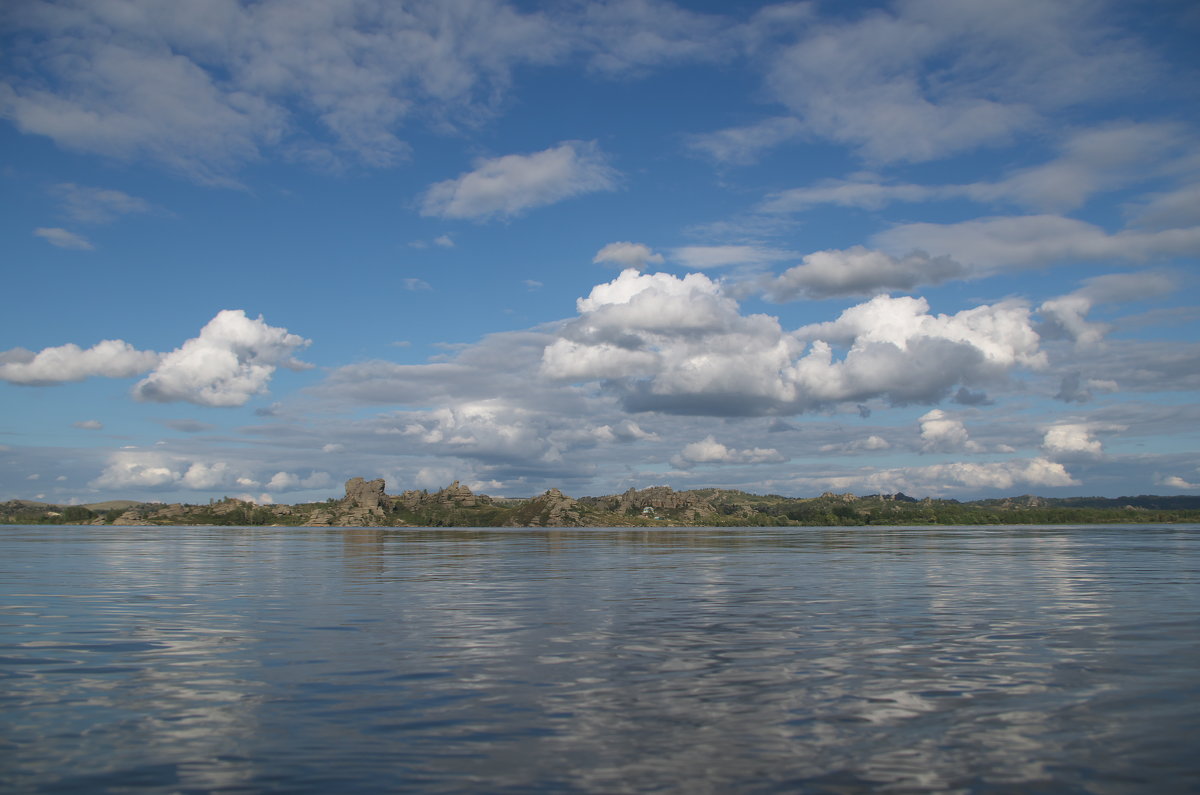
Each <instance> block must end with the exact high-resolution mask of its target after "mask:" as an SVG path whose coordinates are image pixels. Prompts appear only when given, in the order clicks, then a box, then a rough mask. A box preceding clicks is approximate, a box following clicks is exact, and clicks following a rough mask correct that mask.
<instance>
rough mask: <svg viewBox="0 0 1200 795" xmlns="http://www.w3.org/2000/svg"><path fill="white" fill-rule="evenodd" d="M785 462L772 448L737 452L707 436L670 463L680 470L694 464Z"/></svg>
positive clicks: (755, 448)
mask: <svg viewBox="0 0 1200 795" xmlns="http://www.w3.org/2000/svg"><path fill="white" fill-rule="evenodd" d="M786 460H787V458H786V457H785V456H783V455H781V454H780V452H779V451H778V450H776V449H774V448H772V447H754V448H748V449H745V450H737V449H733V448H729V447H726V446H725V445H723V444H721V443H720V442H718V441H717V440H716V439H715V438H713V436H712V435H709V436H706V437H704V438H703V439H701V440H700V441H698V442H692V443H691V444H689V445H687V446H685V447H684V448H683V450H682V451H680V453H679V455H678V456H676V457H675V458H673V459H672V460H671V463H672V464H674V465H675V466H677V467H680V468H687V467H690V466H693V465H695V464H761V463H779V462H781V461H786Z"/></svg>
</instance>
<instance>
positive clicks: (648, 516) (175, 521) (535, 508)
mask: <svg viewBox="0 0 1200 795" xmlns="http://www.w3.org/2000/svg"><path fill="white" fill-rule="evenodd" d="M1164 522H1165V523H1174V522H1200V497H1192V496H1176V497H1163V496H1155V495H1141V496H1137V497H1117V498H1107V497H1036V496H1031V495H1024V496H1020V497H1008V498H999V499H986V500H973V501H969V502H960V501H958V500H947V499H933V498H928V497H926V498H924V499H916V498H913V497H909V496H908V495H905V494H902V493H897V494H872V495H867V496H856V495H854V494H833V493H830V492H827V493H825V494H822V495H820V496H818V497H782V496H779V495H774V494H768V495H760V494H751V493H748V492H744V491H736V490H731V489H716V488H710V489H693V490H690V491H675V490H673V489H671V488H670V487H668V486H653V487H650V488H646V489H629V490H628V491H626V492H624V493H622V494H618V495H607V496H602V497H580V498H572V497H568V496H567V495H565V494H563V493H562V492H561V491H559V490H558V489H550V490H548V491H546V492H544V493H543V494H541V495H538V496H537V497H531V498H527V499H515V498H493V497H489V496H488V495H485V494H475V493H473V492H472V491H471V489H469V488H468V487H466V486H464V485H462V484H460V483H458V482H457V481H456V482H454V483H452V484H450V485H449V486H447V487H446V488H444V489H441V490H439V491H436V492H429V491H424V490H422V491H417V490H411V491H405V492H403V493H402V494H399V495H389V494H386V493H385V492H384V481H382V480H371V481H367V480H364V479H362V478H352V479H351V480H349V481H347V482H346V492H345V496H344V497H342V498H341V499H334V498H331V499H328V500H326V501H324V502H315V503H299V504H296V505H257V504H255V503H253V502H246V501H243V500H239V499H236V498H232V497H226V498H224V499H222V500H218V501H213V502H211V503H209V504H207V505H189V504H184V503H171V504H163V503H146V502H136V501H132V500H110V501H107V502H101V503H92V504H89V505H56V504H52V503H42V502H33V501H29V500H9V501H8V502H5V503H0V523H2V524H34V525H37V524H80V525H121V526H156V525H163V526H166V525H227V526H234V525H236V526H263V525H275V526H292V527H781V526H797V527H825V526H863V525H887V526H905V525H931V524H932V525H1004V524H1142V523H1164Z"/></svg>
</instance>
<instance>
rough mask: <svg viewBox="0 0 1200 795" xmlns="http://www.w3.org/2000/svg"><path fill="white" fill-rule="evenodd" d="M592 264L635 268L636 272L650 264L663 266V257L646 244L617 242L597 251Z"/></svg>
mask: <svg viewBox="0 0 1200 795" xmlns="http://www.w3.org/2000/svg"><path fill="white" fill-rule="evenodd" d="M592 262H593V263H594V264H597V265H600V264H606V265H619V266H620V267H621V268H622V269H624V268H635V269H636V270H642V269H643V268H645V267H646V265H648V264H654V265H661V264H662V263H663V255H662V254H656V253H655V252H654V251H653V250H651V248H650V247H649V246H647V245H645V244H644V243H629V242H626V241H617V242H615V243H609V244H608V245H607V246H605V247H604V248H602V249H600V250H599V251H597V252H596V256H595V257H593V258H592Z"/></svg>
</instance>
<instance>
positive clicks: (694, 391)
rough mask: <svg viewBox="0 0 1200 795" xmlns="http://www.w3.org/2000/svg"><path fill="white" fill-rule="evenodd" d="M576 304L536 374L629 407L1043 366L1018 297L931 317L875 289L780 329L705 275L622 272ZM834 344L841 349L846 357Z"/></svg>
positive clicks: (927, 386)
mask: <svg viewBox="0 0 1200 795" xmlns="http://www.w3.org/2000/svg"><path fill="white" fill-rule="evenodd" d="M578 308H579V312H580V317H579V318H578V319H576V320H574V321H572V322H570V323H568V324H566V325H565V326H563V328H562V330H561V331H560V332H559V338H558V339H557V340H555V341H553V342H552V343H551V344H549V345H548V346H546V348H545V349H544V351H543V353H542V363H541V374H542V375H543V376H544V377H547V378H550V379H554V380H562V381H569V382H577V383H578V382H588V381H603V382H605V389H606V390H608V391H609V392H615V393H616V394H620V395H621V396H622V399H623V401H624V404H625V406H626V407H627V408H629V409H632V410H658V411H668V412H678V413H688V414H716V415H722V414H727V415H744V414H763V413H795V412H801V411H806V410H812V409H814V408H817V407H819V406H829V405H833V404H837V403H842V402H861V401H864V400H868V399H871V398H885V399H887V400H889V401H891V402H893V403H912V402H933V401H935V400H937V399H939V398H940V397H942V396H944V395H945V394H946V393H947V392H948V391H949V390H950V389H951V387H953V386H957V385H960V384H966V383H974V382H985V381H989V380H994V379H997V378H1002V377H1004V376H1005V375H1006V374H1007V373H1008V372H1009V371H1010V370H1011V369H1013V368H1014V367H1029V368H1040V367H1042V366H1044V364H1045V357H1044V355H1043V354H1042V353H1041V352H1040V351H1039V349H1038V343H1039V338H1038V335H1037V334H1036V332H1034V330H1033V328H1032V327H1031V325H1030V318H1029V309H1028V307H1026V306H1025V305H1023V304H1020V303H1016V302H1005V303H1000V304H996V305H992V306H981V307H977V308H975V309H970V310H964V311H962V312H959V313H957V314H955V315H949V316H947V315H936V316H935V315H931V314H929V313H928V309H929V307H928V304H927V303H926V302H925V301H924V300H923V299H914V298H889V297H887V296H879V297H877V298H875V299H873V300H871V301H870V302H868V303H865V304H860V305H858V306H855V307H851V308H849V309H847V310H846V311H845V312H843V313H842V315H841V316H840V317H839V318H838V319H837V320H836V321H833V322H831V323H822V324H814V325H811V326H806V327H804V328H801V329H798V330H796V331H794V332H785V331H784V330H783V329H782V328H781V327H780V325H779V321H778V320H777V319H776V318H773V317H770V316H767V315H749V316H743V315H742V314H741V313H740V311H739V309H738V306H737V303H736V302H735V301H734V300H733V299H732V298H730V297H728V296H726V295H724V294H723V293H722V291H721V289H720V286H719V285H718V284H717V283H716V282H713V281H712V280H710V279H709V278H708V277H706V276H704V275H702V274H694V273H693V274H689V275H687V276H686V277H683V278H677V277H675V276H671V275H669V274H662V273H657V274H639V273H637V272H636V271H633V270H627V271H624V272H623V273H622V274H621V275H620V276H619V277H617V279H615V280H613V281H612V282H609V283H607V284H601V285H598V286H596V287H595V288H593V290H592V291H591V294H590V295H589V296H588V297H587V298H583V299H580V300H579V301H578ZM834 345H838V346H846V347H847V348H848V350H847V352H846V354H845V355H844V357H842V358H841V359H835V358H834V353H833V346H834Z"/></svg>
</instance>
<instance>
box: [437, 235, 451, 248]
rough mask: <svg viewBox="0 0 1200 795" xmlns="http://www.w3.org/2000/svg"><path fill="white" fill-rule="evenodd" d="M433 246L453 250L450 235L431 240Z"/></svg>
mask: <svg viewBox="0 0 1200 795" xmlns="http://www.w3.org/2000/svg"><path fill="white" fill-rule="evenodd" d="M433 244H434V245H435V246H438V247H439V248H454V240H453V239H452V238H451V237H450V235H438V236H437V237H435V238H434V239H433Z"/></svg>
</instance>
